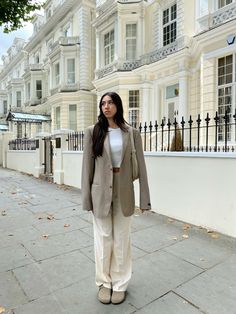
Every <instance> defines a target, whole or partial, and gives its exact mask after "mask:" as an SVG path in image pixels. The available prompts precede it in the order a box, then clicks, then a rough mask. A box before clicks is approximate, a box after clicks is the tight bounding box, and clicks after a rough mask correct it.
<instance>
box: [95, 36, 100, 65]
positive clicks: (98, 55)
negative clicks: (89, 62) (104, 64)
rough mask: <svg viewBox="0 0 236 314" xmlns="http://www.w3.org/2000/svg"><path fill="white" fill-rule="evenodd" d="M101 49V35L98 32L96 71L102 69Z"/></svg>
mask: <svg viewBox="0 0 236 314" xmlns="http://www.w3.org/2000/svg"><path fill="white" fill-rule="evenodd" d="M100 47H101V34H100V33H99V32H98V31H96V70H98V69H100V67H101V58H100Z"/></svg>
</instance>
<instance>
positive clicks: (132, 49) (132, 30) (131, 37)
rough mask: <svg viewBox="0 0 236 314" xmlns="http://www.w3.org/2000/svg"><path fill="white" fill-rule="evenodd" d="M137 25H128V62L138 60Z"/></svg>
mask: <svg viewBox="0 0 236 314" xmlns="http://www.w3.org/2000/svg"><path fill="white" fill-rule="evenodd" d="M136 43H137V25H136V24H127V25H126V60H135V59H136Z"/></svg>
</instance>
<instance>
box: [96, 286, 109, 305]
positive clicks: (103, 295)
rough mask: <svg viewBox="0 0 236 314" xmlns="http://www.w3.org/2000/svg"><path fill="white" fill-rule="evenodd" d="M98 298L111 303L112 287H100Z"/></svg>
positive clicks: (105, 302)
mask: <svg viewBox="0 0 236 314" xmlns="http://www.w3.org/2000/svg"><path fill="white" fill-rule="evenodd" d="M98 300H99V301H100V302H102V303H104V304H109V303H111V289H109V288H106V287H103V286H101V287H99V291H98Z"/></svg>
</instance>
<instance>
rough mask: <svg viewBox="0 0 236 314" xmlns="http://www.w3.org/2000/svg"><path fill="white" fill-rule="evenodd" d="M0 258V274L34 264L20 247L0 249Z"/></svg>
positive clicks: (30, 257) (26, 252)
mask: <svg viewBox="0 0 236 314" xmlns="http://www.w3.org/2000/svg"><path fill="white" fill-rule="evenodd" d="M0 256H1V258H0V273H1V272H4V271H8V270H11V269H14V268H16V267H20V266H23V265H27V264H30V263H33V262H34V260H33V258H32V256H31V255H30V253H29V252H28V251H27V250H26V249H25V248H24V247H23V246H22V245H15V246H10V247H4V248H0Z"/></svg>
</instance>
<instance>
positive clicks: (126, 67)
mask: <svg viewBox="0 0 236 314" xmlns="http://www.w3.org/2000/svg"><path fill="white" fill-rule="evenodd" d="M189 42H190V39H189V37H187V36H183V37H180V38H178V39H177V40H175V41H174V42H173V43H171V44H169V45H167V46H164V47H162V48H160V49H157V50H155V51H152V52H149V53H147V54H144V55H142V56H141V57H140V59H138V60H132V61H121V60H119V61H114V62H113V63H111V64H109V65H107V66H105V67H103V68H101V69H99V70H97V71H96V72H95V74H96V79H100V78H103V77H104V76H106V75H109V74H111V73H113V72H117V71H132V70H134V69H136V68H138V67H141V66H143V65H147V64H151V63H154V62H157V61H159V60H161V59H164V58H166V57H167V56H168V55H170V54H172V53H175V52H177V51H179V50H181V49H183V48H185V47H188V44H189Z"/></svg>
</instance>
